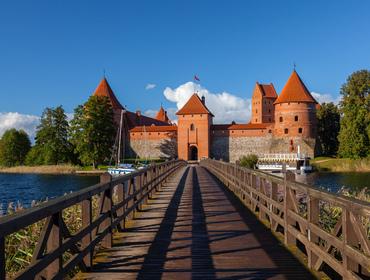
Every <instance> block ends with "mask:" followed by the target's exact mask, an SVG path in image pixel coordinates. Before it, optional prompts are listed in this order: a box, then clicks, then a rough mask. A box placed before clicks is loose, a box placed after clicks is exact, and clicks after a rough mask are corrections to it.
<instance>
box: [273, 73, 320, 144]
mask: <svg viewBox="0 0 370 280" xmlns="http://www.w3.org/2000/svg"><path fill="white" fill-rule="evenodd" d="M316 104H317V101H316V100H315V99H314V98H313V97H312V95H311V94H310V92H309V91H308V89H307V88H306V86H305V84H304V83H303V82H302V80H301V78H300V77H299V75H298V73H297V72H296V71H295V70H294V71H293V73H292V74H291V76H290V77H289V79H288V81H287V83H286V84H285V86H284V88H283V90H282V91H281V94H280V95H279V97H278V98H277V99H276V101H275V103H274V105H275V127H274V135H275V136H284V137H304V138H315V137H316V133H317V131H316V125H317V119H316Z"/></svg>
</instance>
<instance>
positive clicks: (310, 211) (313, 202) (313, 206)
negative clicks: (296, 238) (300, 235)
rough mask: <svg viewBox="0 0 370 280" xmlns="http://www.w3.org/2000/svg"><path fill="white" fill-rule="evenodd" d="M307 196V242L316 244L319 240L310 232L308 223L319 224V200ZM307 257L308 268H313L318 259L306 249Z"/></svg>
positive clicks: (309, 249)
mask: <svg viewBox="0 0 370 280" xmlns="http://www.w3.org/2000/svg"><path fill="white" fill-rule="evenodd" d="M307 196H308V201H307V218H308V241H310V243H314V244H317V243H318V241H319V238H318V236H317V235H316V234H314V233H313V232H312V231H311V228H310V223H313V224H315V225H317V224H318V222H319V217H320V205H319V200H318V199H316V198H314V197H312V196H310V195H309V194H307ZM307 257H308V267H309V268H310V269H312V268H314V266H315V264H316V262H317V260H318V258H319V257H318V256H317V255H316V254H315V253H314V252H313V251H312V250H311V248H308V250H307Z"/></svg>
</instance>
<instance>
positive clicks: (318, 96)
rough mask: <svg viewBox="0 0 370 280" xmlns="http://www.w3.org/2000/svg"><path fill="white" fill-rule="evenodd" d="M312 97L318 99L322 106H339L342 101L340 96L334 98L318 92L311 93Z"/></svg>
mask: <svg viewBox="0 0 370 280" xmlns="http://www.w3.org/2000/svg"><path fill="white" fill-rule="evenodd" d="M311 94H312V96H313V97H314V98H315V99H316V101H317V102H319V103H320V104H322V103H329V102H333V103H334V104H338V103H339V101H340V96H339V95H337V96H333V95H331V94H328V93H318V92H311Z"/></svg>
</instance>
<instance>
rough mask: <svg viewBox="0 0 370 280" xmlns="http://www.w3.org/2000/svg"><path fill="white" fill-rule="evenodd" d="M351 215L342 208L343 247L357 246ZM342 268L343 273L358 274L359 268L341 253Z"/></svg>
mask: <svg viewBox="0 0 370 280" xmlns="http://www.w3.org/2000/svg"><path fill="white" fill-rule="evenodd" d="M350 215H351V213H350V211H349V210H348V209H346V208H342V230H343V243H344V246H346V245H349V246H353V245H358V241H357V239H356V233H355V231H354V226H353V225H352V223H351V217H350ZM343 266H344V271H348V270H349V271H354V272H359V266H358V264H357V263H356V262H354V261H353V260H351V259H350V257H348V256H347V255H346V253H345V252H343ZM343 278H346V275H343Z"/></svg>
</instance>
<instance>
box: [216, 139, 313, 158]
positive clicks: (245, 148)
mask: <svg viewBox="0 0 370 280" xmlns="http://www.w3.org/2000/svg"><path fill="white" fill-rule="evenodd" d="M291 140H292V141H293V147H294V150H293V151H291V142H290V141H291ZM298 145H299V146H300V150H301V153H302V154H305V155H306V156H310V157H313V155H314V148H315V140H314V139H302V138H292V139H286V138H277V137H273V136H272V135H268V136H264V137H213V138H212V142H211V158H215V159H222V160H224V161H230V162H235V161H236V160H238V159H239V158H240V157H241V156H244V155H248V154H256V155H261V154H267V153H291V152H297V146H298Z"/></svg>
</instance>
